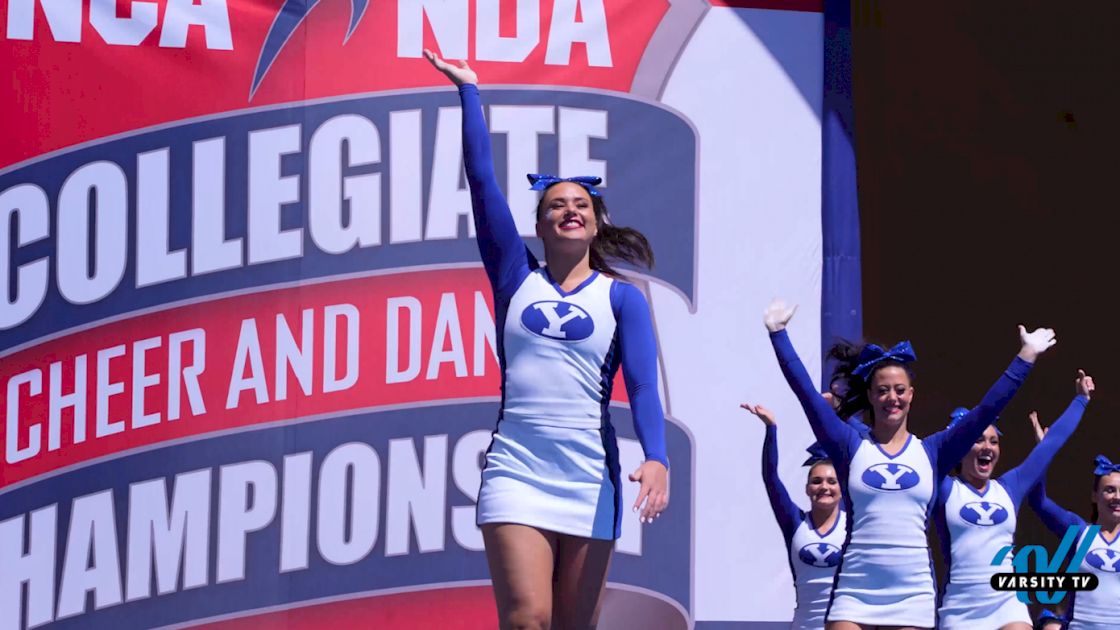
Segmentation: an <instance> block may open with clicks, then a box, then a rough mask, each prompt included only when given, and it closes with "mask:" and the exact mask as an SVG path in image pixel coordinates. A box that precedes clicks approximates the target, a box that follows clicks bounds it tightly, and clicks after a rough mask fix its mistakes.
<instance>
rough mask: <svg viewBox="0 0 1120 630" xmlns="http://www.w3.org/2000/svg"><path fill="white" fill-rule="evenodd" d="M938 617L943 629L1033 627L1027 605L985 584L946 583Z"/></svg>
mask: <svg viewBox="0 0 1120 630" xmlns="http://www.w3.org/2000/svg"><path fill="white" fill-rule="evenodd" d="M937 618H938V619H937V621H938V628H941V629H942V630H972V629H973V628H1002V627H1003V626H1005V625H1007V624H1009V623H1015V622H1016V621H1020V622H1022V623H1025V624H1027V625H1029V626H1033V625H1034V622H1033V621H1031V615H1030V611H1028V610H1027V605H1026V604H1024V603H1023V602H1021V601H1019V598H1018V597H1016V595H1015V593H1013V592H1009V591H997V590H995V589H993V588H992V585H991V584H990V583H988V582H980V583H976V584H954V583H952V582H950V583H949V584H947V585H946V586H945V596H944V598H942V600H941V608H940V609H939V610H938V611H937Z"/></svg>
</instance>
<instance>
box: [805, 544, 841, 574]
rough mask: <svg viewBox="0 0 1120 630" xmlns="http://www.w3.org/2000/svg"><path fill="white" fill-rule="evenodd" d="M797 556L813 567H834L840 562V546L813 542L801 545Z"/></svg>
mask: <svg viewBox="0 0 1120 630" xmlns="http://www.w3.org/2000/svg"><path fill="white" fill-rule="evenodd" d="M797 557H798V558H800V559H801V561H802V562H804V563H805V564H808V565H812V566H814V567H821V568H825V567H834V566H836V565H838V564H840V548H839V547H837V546H835V545H830V544H828V543H813V544H811V545H805V546H804V547H802V548H801V550H800V551H798V552H797Z"/></svg>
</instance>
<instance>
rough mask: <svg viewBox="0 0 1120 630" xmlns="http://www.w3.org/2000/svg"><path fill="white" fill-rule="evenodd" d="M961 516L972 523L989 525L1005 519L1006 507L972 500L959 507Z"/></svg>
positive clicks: (997, 523)
mask: <svg viewBox="0 0 1120 630" xmlns="http://www.w3.org/2000/svg"><path fill="white" fill-rule="evenodd" d="M961 518H963V519H964V520H966V521H968V522H969V523H972V524H973V525H980V526H983V527H989V526H992V525H999V524H1000V523H1002V522H1004V521H1006V520H1007V509H1006V508H1004V507H1003V506H1002V505H1000V504H998V503H989V502H987V501H974V502H972V503H966V504H965V505H964V506H963V507H962V508H961Z"/></svg>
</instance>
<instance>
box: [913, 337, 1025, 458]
mask: <svg viewBox="0 0 1120 630" xmlns="http://www.w3.org/2000/svg"><path fill="white" fill-rule="evenodd" d="M1031 367H1032V364H1031V363H1027V362H1026V361H1024V360H1022V359H1020V358H1019V357H1015V359H1014V360H1013V361H1012V362H1011V365H1009V366H1008V367H1007V369H1006V370H1004V372H1003V374H1002V375H1001V376H1000V377H999V379H998V380H997V381H996V383H995V384H994V385H992V387H991V389H989V390H988V393H986V394H984V398H983V399H982V400H981V401H980V404H979V405H976V406H975V407H974V408H973V409H972V411H969V412H968V414H967V415H965V417H964V418H962V419H961V420H960V422H958V423H956V424H954V425H953V426H951V427H949V428H948V429H944V430H942V431H938V432H937V433H934V434H933V435H931V436H929V437H927V438H924V439H923V440H922V442H923V446H925V447H926V452H927V453H929V455H930V458H931V459H932V460H933V461H934V463H935V470H936V471H937V476H938V478H940V477H944V476H945V475H947V474H949V472H950V471H951V470H952V469H953V468H954V467H955V466H956V465H957V464H958V463H959V462H960V461H961V458H963V457H964V456H965V455H966V454H967V453H968V450H969V449H970V448H972V445H973V444H975V443H976V440H977V439H978V438H979V437H980V436H981V435H983V433H984V430H985V429H987V428H988V427H989V426H990V425H991V424H992V423H994V422H995V421H996V418H997V417H998V416H999V414H1000V412H1002V411H1003V408H1004V407H1006V406H1007V403H1008V402H1010V401H1011V398H1012V397H1013V396H1014V395H1015V393H1016V392H1017V391H1019V387H1020V386H1021V385H1022V384H1023V381H1025V380H1026V378H1027V374H1029V373H1030V371H1031Z"/></svg>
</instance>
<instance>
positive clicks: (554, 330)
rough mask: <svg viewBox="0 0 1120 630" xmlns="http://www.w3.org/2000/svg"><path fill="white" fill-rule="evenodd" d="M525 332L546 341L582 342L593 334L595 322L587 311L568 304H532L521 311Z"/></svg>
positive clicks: (551, 301)
mask: <svg viewBox="0 0 1120 630" xmlns="http://www.w3.org/2000/svg"><path fill="white" fill-rule="evenodd" d="M521 325H522V326H524V327H525V330H528V331H529V332H531V333H533V334H534V335H537V336H539V337H544V338H546V339H557V340H559V341H582V340H584V339H587V338H588V337H590V336H591V333H593V332H595V321H594V320H592V319H591V316H590V315H588V314H587V311H585V310H583V309H582V308H580V307H578V306H576V305H575V304H571V303H569V302H559V301H557V300H546V301H542V302H534V303H532V304H530V305H529V306H527V307H525V310H524V311H521Z"/></svg>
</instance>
